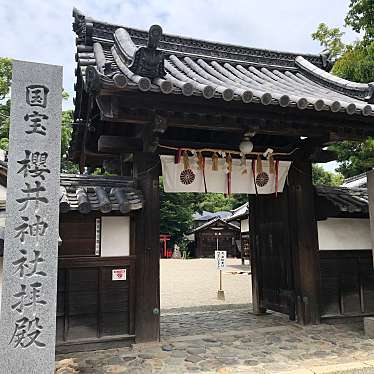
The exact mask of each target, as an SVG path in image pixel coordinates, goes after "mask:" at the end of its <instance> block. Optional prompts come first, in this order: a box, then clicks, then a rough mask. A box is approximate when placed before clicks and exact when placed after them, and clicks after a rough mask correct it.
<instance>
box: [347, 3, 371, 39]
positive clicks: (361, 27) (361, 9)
mask: <svg viewBox="0 0 374 374" xmlns="http://www.w3.org/2000/svg"><path fill="white" fill-rule="evenodd" d="M345 25H346V26H350V27H352V29H353V30H354V31H356V32H358V33H359V32H363V33H364V38H363V41H364V43H371V42H372V41H373V40H374V2H373V0H351V2H350V4H349V11H348V14H347V16H346V17H345Z"/></svg>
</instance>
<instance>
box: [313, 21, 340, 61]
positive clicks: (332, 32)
mask: <svg viewBox="0 0 374 374" xmlns="http://www.w3.org/2000/svg"><path fill="white" fill-rule="evenodd" d="M343 35H344V32H342V31H340V29H339V28H338V27H334V28H329V27H328V26H327V25H326V24H325V23H320V24H319V26H318V29H317V31H316V32H314V33H313V34H312V38H313V40H318V41H319V42H320V44H321V46H322V47H324V50H326V51H328V52H329V53H330V56H331V58H333V59H335V58H336V57H338V56H340V55H341V54H342V53H343V52H344V50H345V48H346V47H345V44H344V43H343V42H342V36H343Z"/></svg>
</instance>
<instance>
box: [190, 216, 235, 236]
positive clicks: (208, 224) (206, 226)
mask: <svg viewBox="0 0 374 374" xmlns="http://www.w3.org/2000/svg"><path fill="white" fill-rule="evenodd" d="M215 223H222V224H224V225H227V226H228V227H231V228H232V229H234V230H240V227H238V226H236V225H234V224H232V223H228V222H226V221H224V220H223V219H221V218H220V217H216V218H213V219H211V220H210V221H208V222H206V223H204V224H203V225H201V226H199V227H197V228H195V229H194V230H192V231H191V233H196V232H198V231H201V230H204V229H206V228H208V227H209V226H211V225H213V224H215Z"/></svg>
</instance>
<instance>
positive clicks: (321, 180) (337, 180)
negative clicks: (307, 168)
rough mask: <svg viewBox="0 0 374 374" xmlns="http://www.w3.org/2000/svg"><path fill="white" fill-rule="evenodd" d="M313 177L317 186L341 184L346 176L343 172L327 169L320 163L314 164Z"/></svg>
mask: <svg viewBox="0 0 374 374" xmlns="http://www.w3.org/2000/svg"><path fill="white" fill-rule="evenodd" d="M312 179H313V184H314V185H315V186H340V185H341V184H342V183H343V180H344V177H343V175H342V174H339V173H332V172H329V171H326V170H325V169H324V168H323V167H322V166H320V165H313V169H312Z"/></svg>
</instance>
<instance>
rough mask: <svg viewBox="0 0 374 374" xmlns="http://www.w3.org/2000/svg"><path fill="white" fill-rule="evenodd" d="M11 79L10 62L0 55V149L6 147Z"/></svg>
mask: <svg viewBox="0 0 374 374" xmlns="http://www.w3.org/2000/svg"><path fill="white" fill-rule="evenodd" d="M11 79H12V62H11V60H10V59H9V58H1V57H0V149H4V150H6V149H8V143H9V140H8V134H9V123H10V121H9V115H10V98H9V91H10V82H11Z"/></svg>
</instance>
